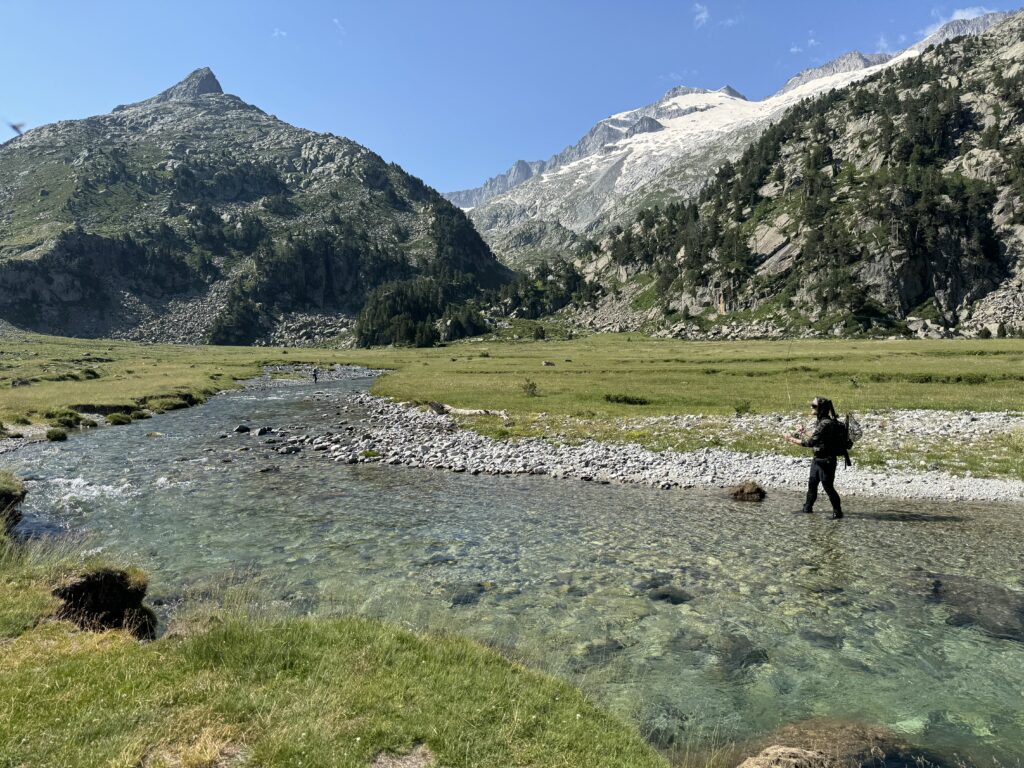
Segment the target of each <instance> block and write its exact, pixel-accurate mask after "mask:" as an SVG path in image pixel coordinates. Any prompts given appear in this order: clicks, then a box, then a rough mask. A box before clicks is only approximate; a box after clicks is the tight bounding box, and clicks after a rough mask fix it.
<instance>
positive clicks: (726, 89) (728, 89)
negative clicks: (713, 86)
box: [718, 85, 748, 101]
mask: <svg viewBox="0 0 1024 768" xmlns="http://www.w3.org/2000/svg"><path fill="white" fill-rule="evenodd" d="M718 92H719V93H724V94H725V95H726V96H732V97H733V98H734V99H743V100H744V101H747V100H748V99H747V97H746V96H744V95H743V94H742V93H740V92H739V91H737V90H736V89H735V88H733V87H732V86H731V85H723V86H722V87H721V88H719V89H718Z"/></svg>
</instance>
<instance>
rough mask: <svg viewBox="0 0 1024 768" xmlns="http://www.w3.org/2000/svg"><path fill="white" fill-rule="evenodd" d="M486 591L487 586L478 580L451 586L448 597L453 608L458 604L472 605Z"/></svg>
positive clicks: (478, 600)
mask: <svg viewBox="0 0 1024 768" xmlns="http://www.w3.org/2000/svg"><path fill="white" fill-rule="evenodd" d="M486 591H487V587H486V586H485V585H484V584H481V583H480V582H474V583H472V584H458V585H456V586H455V587H453V588H452V590H451V592H450V593H449V595H448V598H449V600H450V601H451V605H452V607H453V608H454V607H456V606H459V605H474V604H476V603H478V602H480V598H481V597H483V595H484V593H485V592H486Z"/></svg>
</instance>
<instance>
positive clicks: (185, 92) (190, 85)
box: [153, 67, 224, 103]
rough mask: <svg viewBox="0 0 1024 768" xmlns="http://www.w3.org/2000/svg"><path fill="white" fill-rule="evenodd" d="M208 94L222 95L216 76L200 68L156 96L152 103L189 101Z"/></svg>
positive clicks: (209, 70)
mask: <svg viewBox="0 0 1024 768" xmlns="http://www.w3.org/2000/svg"><path fill="white" fill-rule="evenodd" d="M208 93H224V89H223V88H221V87H220V82H219V81H218V80H217V76H216V75H215V74H213V70H212V69H210V68H209V67H202V68H201V69H197V70H195V71H194V72H192V73H191V74H190V75H189V76H188V77H186V78H185V79H184V80H182V81H181V82H180V83H175V84H174V85H172V86H171V87H170V88H168V89H167V90H166V91H163V92H162V93H160V94H159V95H157V96H156V97H155V98H154V99H153V101H154V102H156V103H163V102H165V101H191V100H193V99H196V98H198V97H199V96H204V95H206V94H208Z"/></svg>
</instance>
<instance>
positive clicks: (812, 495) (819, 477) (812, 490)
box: [803, 456, 843, 518]
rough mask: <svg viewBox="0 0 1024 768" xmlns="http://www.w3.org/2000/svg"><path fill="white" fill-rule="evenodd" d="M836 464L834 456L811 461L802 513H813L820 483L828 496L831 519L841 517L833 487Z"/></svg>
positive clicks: (837, 495)
mask: <svg viewBox="0 0 1024 768" xmlns="http://www.w3.org/2000/svg"><path fill="white" fill-rule="evenodd" d="M836 464H837V460H836V457H835V456H831V457H829V458H827V459H825V458H822V459H819V458H817V457H815V458H813V459H811V476H810V478H809V479H808V481H807V498H806V499H805V500H804V509H803V511H804V512H808V513H810V512H813V511H814V502H815V501H817V500H818V484H819V483H820V484H821V487H822V488H824V489H825V495H826V496H828V500H829V501H830V502H832V517H835V518H840V517H842V516H843V508H842V502H841V501H840V499H839V494H838V493H836V489H835V486H834V485H833V484H834V483H835V479H836Z"/></svg>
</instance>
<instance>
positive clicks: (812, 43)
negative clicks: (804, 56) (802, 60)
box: [807, 37, 821, 48]
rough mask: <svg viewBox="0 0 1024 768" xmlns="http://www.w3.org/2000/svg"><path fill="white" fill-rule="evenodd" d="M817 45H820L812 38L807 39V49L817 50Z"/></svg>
mask: <svg viewBox="0 0 1024 768" xmlns="http://www.w3.org/2000/svg"><path fill="white" fill-rule="evenodd" d="M819 45H821V43H819V42H818V41H817V40H815V39H814V38H813V37H809V38H807V47H808V48H817V47H818V46H819Z"/></svg>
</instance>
